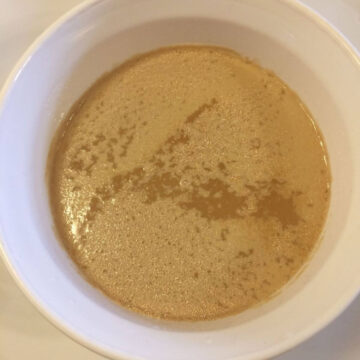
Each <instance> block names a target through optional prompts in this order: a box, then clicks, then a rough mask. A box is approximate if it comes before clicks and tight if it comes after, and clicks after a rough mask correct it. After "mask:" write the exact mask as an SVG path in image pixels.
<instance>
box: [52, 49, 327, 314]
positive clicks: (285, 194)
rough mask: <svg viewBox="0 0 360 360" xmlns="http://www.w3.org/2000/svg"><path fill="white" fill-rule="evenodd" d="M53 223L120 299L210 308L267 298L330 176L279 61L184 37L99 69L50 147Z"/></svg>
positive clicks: (143, 308)
mask: <svg viewBox="0 0 360 360" xmlns="http://www.w3.org/2000/svg"><path fill="white" fill-rule="evenodd" d="M49 179H50V181H49V183H50V185H49V186H50V201H51V206H52V211H53V215H54V220H55V223H56V228H57V231H58V233H59V236H60V238H61V240H62V241H63V243H64V244H65V246H66V249H67V250H68V252H69V254H70V255H71V257H72V258H73V260H74V261H75V262H76V263H77V265H78V266H79V267H80V268H81V270H82V272H83V274H84V275H85V276H86V278H87V279H88V280H89V281H90V282H91V283H92V284H94V285H95V286H97V287H98V288H100V289H101V290H103V291H104V292H105V293H106V294H107V295H109V296H110V297H111V298H113V299H114V300H116V301H117V302H119V303H120V304H121V305H123V306H125V307H127V308H129V309H132V310H135V311H138V312H140V313H143V314H146V315H150V316H154V317H159V318H166V319H179V320H185V319H186V320H200V319H213V318H218V317H222V316H225V315H229V314H233V313H236V312H239V311H242V310H244V309H246V308H248V307H250V306H252V305H254V304H255V303H257V302H259V301H263V300H265V299H267V298H268V297H269V296H270V295H271V294H273V293H274V292H275V291H277V290H278V289H279V288H281V287H282V286H283V285H284V284H285V283H286V282H288V281H289V279H290V278H291V277H292V276H293V275H294V274H295V273H296V272H297V271H298V270H299V268H300V267H301V266H302V265H303V264H304V262H305V261H306V260H307V258H308V256H309V253H310V252H311V250H312V249H313V247H314V245H315V244H316V242H317V240H318V238H319V235H320V233H321V230H322V226H323V224H324V220H325V217H326V213H327V209H328V203H329V189H330V173H329V168H328V166H327V154H326V151H325V149H324V145H323V140H322V138H321V135H320V133H319V131H318V129H317V128H316V126H315V125H314V122H313V120H312V119H311V117H310V115H309V113H308V112H307V110H306V108H305V107H304V105H303V104H302V103H301V101H300V99H299V98H298V97H297V96H296V95H295V94H294V93H293V92H292V91H291V90H290V89H289V88H288V87H287V86H286V85H285V84H284V83H283V82H282V81H281V80H280V79H279V78H278V77H276V76H275V75H274V74H272V73H270V72H269V71H266V70H264V69H262V68H260V67H259V66H257V65H255V64H253V63H251V62H249V61H247V60H245V59H243V58H242V57H240V56H239V55H238V54H236V53H235V52H233V51H230V50H226V49H222V48H216V47H206V46H176V47H171V48H165V49H160V50H158V51H154V52H151V53H148V54H145V55H141V56H139V57H138V58H136V59H133V60H130V61H128V62H127V63H125V64H124V65H122V66H120V67H119V68H117V69H116V70H114V71H113V72H111V73H109V74H107V75H106V76H105V77H103V78H102V79H100V80H99V81H98V82H97V83H96V84H95V85H94V86H92V87H91V89H90V90H89V91H88V92H87V93H86V94H85V95H84V96H83V97H82V99H81V100H80V101H79V103H78V104H77V105H75V106H74V108H73V110H72V111H71V113H70V114H69V116H68V119H67V121H66V122H65V123H64V124H63V125H62V126H61V127H60V129H59V130H58V134H57V137H56V138H55V140H54V144H53V155H51V156H50V158H49Z"/></svg>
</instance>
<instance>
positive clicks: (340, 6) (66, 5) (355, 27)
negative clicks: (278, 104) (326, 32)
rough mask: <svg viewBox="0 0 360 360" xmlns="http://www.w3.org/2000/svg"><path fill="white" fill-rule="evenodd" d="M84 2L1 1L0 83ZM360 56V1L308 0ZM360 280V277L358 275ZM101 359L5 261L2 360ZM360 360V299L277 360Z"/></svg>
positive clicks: (0, 280) (0, 290)
mask: <svg viewBox="0 0 360 360" xmlns="http://www.w3.org/2000/svg"><path fill="white" fill-rule="evenodd" d="M79 2H80V0H52V1H51V0H0V84H2V83H3V81H4V80H5V78H6V75H7V73H8V72H9V71H10V70H11V68H12V66H13V65H14V63H15V61H17V59H18V58H19V56H20V55H21V54H22V53H23V51H24V50H25V49H26V47H27V46H28V45H29V44H30V43H31V42H32V41H33V40H34V39H35V37H36V36H37V35H39V33H41V31H43V30H44V29H45V28H46V27H47V26H48V25H50V24H51V23H52V22H53V21H54V20H56V19H57V18H58V17H59V16H60V15H61V14H63V13H64V12H65V11H67V10H68V9H70V8H71V7H72V6H74V5H76V4H77V3H79ZM304 2H305V3H307V4H308V5H309V6H311V7H313V8H314V9H316V10H317V11H318V12H319V13H321V14H322V15H323V16H324V17H326V18H327V19H328V20H329V21H330V22H331V23H332V24H334V25H335V26H337V27H338V29H340V31H341V32H342V33H343V34H344V35H345V36H346V37H348V39H349V40H350V41H351V42H352V43H353V45H354V46H355V47H357V49H359V51H360V0H304ZM353 275H354V276H360V274H353ZM18 359H19V360H20V359H30V360H35V359H36V360H42V359H44V360H45V359H46V360H48V359H52V360H60V359H76V360H83V359H84V360H85V359H86V360H101V359H104V358H103V357H101V356H99V355H96V354H94V353H92V352H90V351H88V350H86V349H85V348H83V347H82V346H80V345H78V344H76V343H75V342H73V341H72V340H70V339H69V338H68V337H66V336H65V335H63V334H62V333H61V332H60V331H58V330H57V329H56V328H55V327H53V326H52V325H51V324H49V323H48V322H47V321H46V320H45V319H44V318H43V317H42V316H41V315H40V314H39V313H38V312H37V311H36V310H35V309H34V308H33V306H32V305H31V304H30V303H29V302H28V300H27V299H26V298H25V297H24V295H23V294H22V293H21V292H20V290H19V289H18V288H17V287H16V285H15V283H14V282H13V280H12V279H11V278H10V276H9V275H8V273H7V272H6V269H5V267H4V265H3V264H2V263H1V261H0V360H18ZM305 359H306V360H313V359H314V360H357V359H360V297H358V298H357V299H356V300H355V301H354V302H353V304H352V305H351V306H350V307H349V308H348V309H347V310H346V311H345V312H344V313H343V314H342V315H341V316H340V317H339V318H338V319H337V320H335V321H334V322H333V323H332V324H330V325H329V326H328V327H327V328H326V329H324V330H322V331H321V332H320V333H318V334H317V335H315V336H314V337H313V338H311V339H310V340H308V341H307V342H305V343H303V344H302V345H300V346H298V347H297V348H295V349H293V350H291V351H289V352H288V353H286V354H284V355H281V356H279V357H277V358H276V360H305Z"/></svg>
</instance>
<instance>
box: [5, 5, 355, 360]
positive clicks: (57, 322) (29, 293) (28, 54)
mask: <svg viewBox="0 0 360 360" xmlns="http://www.w3.org/2000/svg"><path fill="white" fill-rule="evenodd" d="M103 1H106V0H84V1H82V2H81V3H80V4H78V5H76V6H74V7H73V8H71V9H70V10H68V11H67V12H65V13H64V14H63V15H61V16H60V17H59V18H58V19H57V20H56V21H54V22H53V23H52V24H51V25H50V26H48V27H47V28H46V29H45V30H44V31H43V32H42V33H41V34H40V35H39V36H37V37H36V38H35V40H34V41H33V42H32V43H31V44H30V46H28V48H27V49H26V50H25V52H24V53H23V54H22V56H21V57H20V59H19V60H18V61H17V62H16V64H15V66H14V67H13V68H12V70H11V71H10V73H9V75H8V76H7V78H6V80H5V82H4V83H3V85H2V87H1V89H0V118H1V114H2V111H3V107H4V105H5V103H6V100H7V98H8V96H9V94H10V92H11V88H12V87H13V85H14V84H15V82H16V80H17V78H18V75H19V74H20V73H21V71H22V69H23V68H24V67H25V66H26V64H27V63H28V62H29V61H30V60H31V58H32V55H33V54H35V53H36V52H37V51H38V50H39V48H40V47H41V46H42V44H43V43H44V42H45V41H46V40H47V39H49V38H50V37H51V36H52V35H53V34H54V33H55V32H56V31H57V30H58V29H60V28H61V27H62V26H63V25H65V24H66V23H67V22H68V21H71V19H72V18H74V17H76V16H79V15H80V14H81V13H82V12H84V11H86V10H88V9H90V8H92V7H95V6H97V5H98V4H99V3H101V2H103ZM217 1H220V0H217ZM280 1H281V2H282V3H284V4H285V5H286V6H288V7H291V8H292V9H293V10H295V11H296V12H298V13H300V14H302V15H304V16H306V17H307V18H309V19H310V20H311V21H312V22H313V24H314V25H316V26H318V27H319V28H321V29H322V30H323V31H324V32H326V34H327V35H328V36H330V37H331V38H332V39H333V40H334V41H335V42H336V44H337V45H338V46H340V47H342V48H343V50H344V51H345V52H346V53H347V55H348V56H349V57H351V58H352V59H353V61H354V63H355V64H356V65H357V66H358V68H359V71H360V49H357V48H356V47H355V46H354V45H352V44H351V42H350V40H349V39H348V38H347V37H346V36H345V35H344V34H343V33H342V32H341V31H340V30H339V29H337V28H336V27H334V26H333V25H332V24H330V23H329V22H328V21H327V20H326V19H325V18H324V17H323V16H322V15H321V14H319V12H317V11H316V10H315V9H313V8H311V7H310V6H309V5H306V4H304V3H303V2H302V0H280ZM0 258H2V260H3V262H4V264H5V267H6V268H7V270H8V272H9V273H10V275H11V277H12V278H13V279H14V280H15V283H16V284H17V286H18V287H19V288H20V290H21V291H22V293H23V294H24V295H25V296H26V298H27V299H28V300H29V301H30V302H31V303H32V304H33V305H34V307H35V308H36V309H37V311H38V312H39V313H40V314H41V315H42V316H43V317H44V318H45V319H46V320H48V321H49V322H50V323H51V324H52V325H54V326H55V327H56V328H57V329H59V330H60V331H61V332H62V333H63V334H65V335H66V336H68V337H69V338H71V339H73V340H75V341H76V342H77V343H79V344H81V345H82V346H84V347H85V348H87V349H89V350H91V351H93V352H95V353H97V354H99V355H101V356H106V357H108V358H111V359H119V360H120V359H121V360H124V359H127V360H146V359H144V358H139V357H134V356H129V355H127V354H121V353H119V352H118V351H117V352H116V353H115V352H114V351H112V350H111V349H106V347H105V346H104V345H103V346H99V345H97V344H95V343H93V342H91V341H90V340H89V339H87V338H86V337H85V336H83V335H82V334H81V333H79V332H76V331H75V330H73V329H72V328H71V327H70V326H68V325H67V324H66V323H64V322H63V320H62V319H60V318H58V317H57V316H55V315H54V314H53V313H52V311H51V309H50V308H46V307H45V306H43V305H42V304H41V302H40V301H39V299H37V296H36V294H35V293H34V292H33V290H32V289H31V288H30V287H29V286H28V285H27V283H26V281H25V280H24V279H22V278H21V277H20V276H19V274H18V273H17V271H16V270H15V268H14V267H13V265H12V263H11V261H10V259H9V258H8V256H7V254H6V251H5V248H4V244H3V234H2V225H1V223H0ZM359 294H360V288H359V287H358V286H357V284H356V283H355V286H354V288H350V289H349V290H348V291H347V292H346V293H345V294H344V295H343V296H342V298H341V301H338V302H337V303H335V304H334V305H333V307H332V308H331V311H328V312H327V313H324V314H323V315H322V316H321V317H319V318H318V320H317V321H316V322H314V323H312V324H311V325H310V326H308V327H307V328H306V329H305V330H304V331H302V332H300V333H298V334H297V335H296V336H294V337H291V338H289V339H287V340H284V341H282V342H280V343H278V344H277V345H274V346H272V347H270V348H268V349H265V350H263V351H261V352H258V353H256V354H253V355H249V356H247V359H248V360H261V359H266V358H272V357H274V356H277V355H280V354H282V353H284V352H286V351H288V350H290V349H292V348H294V347H295V346H297V345H299V344H300V343H302V342H304V341H306V340H307V339H309V338H310V337H311V336H313V335H314V334H315V333H317V332H318V331H320V330H321V329H323V328H325V327H326V326H327V325H328V324H330V323H331V322H332V321H334V320H335V318H337V317H338V316H339V315H340V314H341V313H342V312H343V311H344V310H345V309H346V308H347V307H348V306H349V305H350V304H351V302H352V301H353V300H354V299H355V298H356V297H357V296H358V295H359ZM237 359H239V357H237V356H236V357H233V358H229V359H227V360H237Z"/></svg>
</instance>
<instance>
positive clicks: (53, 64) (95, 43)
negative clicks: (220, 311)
mask: <svg viewBox="0 0 360 360" xmlns="http://www.w3.org/2000/svg"><path fill="white" fill-rule="evenodd" d="M178 43H205V44H215V45H220V46H225V47H229V48H232V49H234V50H236V51H238V52H240V53H241V54H243V55H246V56H248V57H250V58H252V59H254V60H256V61H257V62H258V63H260V64H261V65H262V66H264V67H266V68H269V69H271V70H273V71H275V73H277V74H278V75H279V76H280V77H281V78H282V79H283V80H285V81H286V82H287V83H288V84H289V86H290V87H291V88H292V89H294V90H295V91H296V92H297V93H298V94H299V95H300V97H301V98H302V100H303V101H304V102H305V104H306V105H307V106H308V107H309V109H310V111H311V112H312V114H313V115H314V117H315V119H316V121H317V122H318V124H319V126H320V128H321V130H322V132H323V134H324V137H325V140H326V144H327V147H328V151H329V157H330V165H331V170H332V175H333V184H332V199H331V206H330V212H329V216H328V221H327V224H326V227H325V231H324V235H323V240H322V242H321V244H320V246H319V248H318V250H317V251H316V252H315V253H314V256H313V258H312V260H311V262H310V263H309V265H308V266H307V267H306V269H305V270H304V271H303V272H302V273H301V274H300V275H299V276H298V277H297V278H296V280H294V281H292V282H291V284H289V285H288V286H287V287H286V288H285V289H284V290H283V291H282V292H281V294H280V295H278V296H277V297H275V298H273V299H272V300H271V301H269V302H267V303H266V304H263V305H260V306H258V307H256V308H254V309H250V310H248V311H246V312H244V313H242V314H239V315H237V316H232V317H229V318H225V319H222V320H217V321H212V322H201V323H174V322H161V321H154V320H150V319H145V318H143V317H141V316H138V315H135V314H133V313H131V312H128V311H126V310H124V309H122V308H120V307H118V306H116V305H115V304H113V303H112V302H111V301H109V300H108V299H107V298H106V297H105V296H104V295H102V294H101V293H100V292H98V291H97V290H95V289H93V288H92V287H91V286H90V285H88V284H87V282H86V281H85V280H84V279H83V278H82V277H81V276H80V275H79V274H78V272H77V270H76V268H75V266H74V264H73V263H72V262H71V260H70V259H69V258H68V257H67V255H66V253H65V251H64V250H63V249H62V247H61V245H60V243H59V242H58V241H57V239H56V238H55V235H54V232H53V226H52V219H51V215H50V212H49V205H48V199H47V189H46V183H45V169H46V160H47V154H48V149H49V144H50V141H51V138H52V136H53V134H54V131H55V129H56V127H57V125H58V124H59V121H61V119H62V118H63V117H64V115H65V114H66V112H67V111H68V110H69V108H70V106H71V105H72V104H73V103H74V102H75V101H76V100H77V99H78V98H79V97H80V96H81V94H82V93H83V92H84V91H85V90H86V89H87V88H88V87H89V86H90V85H91V84H92V83H93V82H94V81H95V80H96V79H97V78H98V77H99V76H101V75H102V74H103V73H104V72H106V71H109V70H111V69H112V68H113V67H114V66H116V65H118V64H120V63H121V62H122V61H124V60H126V59H127V58H129V57H131V56H132V55H135V54H138V53H141V52H145V51H148V50H152V49H155V48H158V47H160V46H166V45H174V44H178ZM359 94H360V64H359V59H358V58H356V56H355V55H354V54H353V53H352V52H351V51H350V50H349V48H348V47H347V45H346V44H345V42H344V41H343V40H342V39H341V38H340V37H339V36H337V35H336V34H335V33H334V32H333V30H331V29H330V28H329V27H328V26H327V25H326V24H325V23H322V21H321V20H320V19H319V18H317V16H316V15H314V14H312V13H311V12H310V11H308V10H307V9H305V8H303V7H301V6H300V5H296V4H295V2H292V1H281V2H280V1H277V0H251V1H250V0H241V1H240V0H238V1H236V0H222V1H220V0H196V1H193V0H192V1H189V0H183V1H181V2H179V1H176V0H149V1H142V0H136V1H134V0H133V1H131V0H121V1H119V0H107V1H93V2H90V3H88V4H86V5H83V6H81V7H80V8H78V9H77V10H75V11H74V12H73V13H72V14H71V16H67V17H66V18H64V19H63V20H62V21H61V22H60V23H58V25H57V26H56V27H53V28H52V30H51V31H50V32H48V33H47V34H45V35H44V36H43V37H42V39H41V40H40V41H38V43H37V45H36V46H34V47H33V48H32V49H31V50H30V52H28V54H27V57H26V59H25V61H24V62H23V63H22V64H21V66H20V67H19V68H18V72H17V73H16V74H14V76H13V78H12V79H11V81H10V82H9V83H8V89H7V93H6V94H5V95H4V99H3V104H2V109H1V114H0V119H1V121H0V166H1V172H0V196H1V199H2V201H1V203H0V222H1V236H2V239H1V242H2V248H3V253H4V258H5V260H6V262H7V264H8V265H9V268H10V269H11V271H12V273H13V274H14V276H15V277H16V278H17V279H18V282H19V283H20V285H21V287H22V288H23V289H24V291H25V292H26V293H27V294H28V295H29V296H30V297H31V299H32V300H33V302H34V303H35V304H36V305H37V306H38V307H39V308H40V309H41V310H42V311H43V312H44V313H45V314H46V315H47V316H48V317H49V318H50V319H51V320H53V321H54V322H55V323H56V324H57V325H58V326H59V327H60V328H62V329H63V330H65V331H66V332H67V333H69V334H71V335H72V336H73V337H74V338H76V339H78V340H79V341H81V342H82V343H83V344H85V345H87V346H89V347H91V348H93V349H95V350H97V351H100V352H103V353H105V354H107V355H109V356H112V357H118V358H123V357H122V356H124V355H125V356H130V357H132V358H146V359H156V360H161V359H167V358H169V356H170V354H171V358H172V359H174V360H176V359H187V360H190V359H197V360H201V359H207V360H212V359H232V358H236V359H251V358H262V357H269V356H272V355H274V354H276V353H278V352H280V351H283V350H285V349H287V348H288V347H290V346H293V345H295V344H296V343H298V342H300V341H301V340H303V339H304V338H306V337H307V336H310V335H311V334H312V333H313V332H315V331H316V330H318V329H319V328H320V327H321V326H323V325H325V324H326V323H327V322H328V321H330V320H331V319H332V318H333V317H334V316H335V315H336V314H337V313H339V312H340V311H341V310H342V309H343V308H344V306H345V305H346V304H347V303H348V302H349V301H350V300H351V299H352V298H353V297H354V296H355V294H356V293H357V291H358V290H359V288H360V280H359V277H356V278H355V277H354V276H353V274H359V273H360V262H359V261H358V259H357V258H358V255H357V254H358V253H359V252H360V243H359V242H358V241H356V240H357V239H358V237H359V234H360V232H359V230H360V229H359V227H360V225H359V221H358V219H357V215H358V213H359V210H360V205H359V204H360V195H359V173H360V170H359V165H360V143H359V142H358V138H359V136H360V122H359V121H358V114H359V113H360V105H359V104H360V102H359V101H358V95H359ZM303 151H304V152H305V151H306V149H303Z"/></svg>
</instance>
